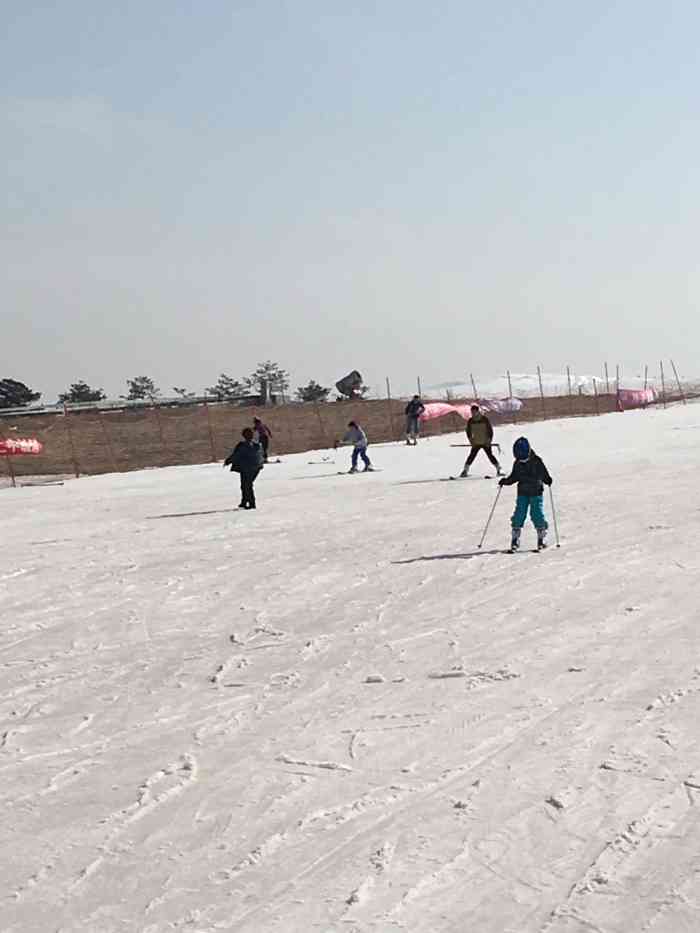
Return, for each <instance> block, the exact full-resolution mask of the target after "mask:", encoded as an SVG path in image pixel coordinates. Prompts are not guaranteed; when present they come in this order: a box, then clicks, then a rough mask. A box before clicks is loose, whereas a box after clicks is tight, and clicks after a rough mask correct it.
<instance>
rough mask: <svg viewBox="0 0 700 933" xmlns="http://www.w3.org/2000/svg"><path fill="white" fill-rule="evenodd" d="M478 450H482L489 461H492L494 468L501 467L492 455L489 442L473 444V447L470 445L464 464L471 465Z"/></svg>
mask: <svg viewBox="0 0 700 933" xmlns="http://www.w3.org/2000/svg"><path fill="white" fill-rule="evenodd" d="M480 450H483V451H484V453H485V454H486V456H487V457H488V458H489V460H490V461H491V463H493V465H494V466H495V467H496V469H498V470H500V468H501V467H500V464H499V462H498V460H496V458H495V457H494V455H493V451H492V450H491V445H490V444H475V445H474V447H472V449H471V453H470V454H469V456H468V457H467V462H466V463H465V464H464V465H465V466H471V465H472V463H474V461H475V460H476V455H477V454H478V453H479V451H480Z"/></svg>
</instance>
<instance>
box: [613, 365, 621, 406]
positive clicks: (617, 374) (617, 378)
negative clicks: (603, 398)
mask: <svg viewBox="0 0 700 933" xmlns="http://www.w3.org/2000/svg"><path fill="white" fill-rule="evenodd" d="M615 407H616V408H617V410H618V411H622V406H621V404H620V364H619V363H616V364H615Z"/></svg>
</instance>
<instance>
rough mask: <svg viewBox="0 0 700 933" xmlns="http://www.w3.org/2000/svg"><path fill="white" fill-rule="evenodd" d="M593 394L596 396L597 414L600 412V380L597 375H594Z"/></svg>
mask: <svg viewBox="0 0 700 933" xmlns="http://www.w3.org/2000/svg"><path fill="white" fill-rule="evenodd" d="M593 395H594V396H595V413H596V415H599V414H600V403H599V401H598V381H597V379H596V377H595V376H594V377H593Z"/></svg>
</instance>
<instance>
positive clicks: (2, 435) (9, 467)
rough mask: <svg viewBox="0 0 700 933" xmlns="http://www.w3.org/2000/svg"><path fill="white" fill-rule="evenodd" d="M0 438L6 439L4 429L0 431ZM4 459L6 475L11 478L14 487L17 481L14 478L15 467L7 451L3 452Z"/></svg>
mask: <svg viewBox="0 0 700 933" xmlns="http://www.w3.org/2000/svg"><path fill="white" fill-rule="evenodd" d="M0 438H2V439H3V440H7V435H6V434H5V432H4V431H0ZM5 460H6V461H7V475H8V476H9V477H10V479H11V480H12V488H13V489H14V488H15V487H16V486H17V481H16V479H15V468H14V467H13V465H12V457H10V455H9V453H6V454H5Z"/></svg>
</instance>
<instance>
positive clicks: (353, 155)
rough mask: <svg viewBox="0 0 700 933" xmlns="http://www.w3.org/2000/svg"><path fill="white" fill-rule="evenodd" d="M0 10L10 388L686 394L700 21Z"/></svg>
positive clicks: (497, 14)
mask: <svg viewBox="0 0 700 933" xmlns="http://www.w3.org/2000/svg"><path fill="white" fill-rule="evenodd" d="M0 11H1V14H0V15H1V22H0V26H1V28H0V36H1V38H0V87H1V88H2V91H1V92H0V93H1V95H2V97H1V100H2V116H1V118H0V150H1V151H2V153H3V159H2V166H3V168H2V172H3V185H2V188H3V210H2V252H3V260H4V261H3V267H4V268H3V272H2V275H1V276H0V308H1V314H2V330H1V333H2V335H3V338H4V339H3V340H2V345H1V346H0V377H2V376H11V377H14V378H18V379H23V380H25V381H27V382H29V383H30V384H31V385H32V386H33V387H35V388H37V389H39V390H42V391H43V392H44V393H45V398H46V399H47V400H53V399H54V398H55V396H56V394H57V393H58V392H59V391H61V390H62V389H63V388H65V387H66V386H67V384H68V383H69V382H71V381H73V380H75V379H78V378H83V379H86V380H87V381H88V382H90V383H93V384H97V385H100V386H103V387H104V388H105V389H106V390H107V391H108V393H109V394H119V393H120V392H122V391H123V389H124V380H125V379H126V377H127V376H132V375H137V374H142V373H144V374H148V375H151V376H153V377H154V378H155V380H156V381H157V382H158V384H159V385H160V386H161V387H162V388H163V389H164V390H169V388H170V387H171V386H173V385H185V386H188V387H189V388H191V389H194V390H197V391H199V390H201V389H202V388H203V387H204V386H205V385H208V384H210V383H211V382H212V381H215V379H216V377H217V375H218V373H219V372H221V371H226V372H229V373H231V374H232V375H234V376H237V375H241V374H245V373H247V372H249V371H250V370H251V369H252V368H253V367H254V365H255V364H256V363H257V362H258V361H259V360H261V359H266V358H272V359H275V360H278V361H279V362H281V363H282V364H283V365H285V366H286V367H287V368H288V369H290V370H291V371H292V376H293V383H294V385H298V384H300V383H302V382H306V381H308V379H310V378H315V379H318V380H319V381H322V382H324V383H325V384H330V382H331V381H334V380H335V379H337V378H339V377H340V376H341V375H343V374H344V373H345V372H347V371H348V370H349V369H352V368H359V369H360V370H361V371H362V372H363V373H364V375H365V377H366V381H368V382H369V383H370V384H371V385H373V386H378V385H380V384H382V383H383V380H384V377H385V376H390V377H391V379H392V382H393V384H394V386H395V387H396V389H403V390H405V391H407V390H409V389H411V388H412V386H413V385H414V379H415V376H416V375H420V376H421V377H422V380H423V383H424V385H427V384H430V383H432V382H441V381H445V380H448V379H452V378H461V377H463V376H464V374H465V373H468V372H470V371H473V372H474V373H475V374H476V375H477V376H479V377H483V378H487V377H489V376H492V375H495V374H497V373H499V372H501V371H503V370H504V369H505V368H506V367H510V368H511V369H512V370H520V371H527V370H533V369H534V367H535V366H536V365H537V364H538V363H540V364H541V365H542V366H543V367H544V368H545V369H547V370H550V371H556V370H559V369H561V368H563V367H564V366H566V364H567V363H569V364H571V365H572V366H574V367H575V368H576V369H578V370H579V371H581V372H597V371H599V370H600V368H601V367H602V362H603V360H604V359H606V358H607V359H608V361H609V362H610V363H611V364H613V363H615V362H618V361H619V362H620V363H621V364H622V367H623V373H624V372H630V373H632V372H633V371H638V370H639V368H640V366H643V364H644V363H645V362H647V361H648V362H649V363H652V364H654V365H656V362H657V361H658V359H659V357H660V356H664V357H671V356H672V357H675V358H676V360H677V362H678V364H679V366H680V367H681V369H682V370H683V371H684V372H685V373H687V374H688V375H699V374H700V372H699V369H700V367H697V366H696V364H695V355H696V347H697V346H698V345H699V344H700V315H698V313H697V310H696V298H697V295H698V288H699V286H700V275H699V273H698V262H697V258H696V252H697V242H698V239H699V236H698V234H699V232H700V231H699V230H698V221H697V214H698V206H699V203H700V197H699V196H700V182H699V181H698V172H699V169H698V165H699V164H700V159H699V156H700V122H699V120H698V116H699V114H698V110H699V108H698V88H700V66H699V56H698V51H697V48H698V35H699V34H700V6H699V5H698V4H697V3H693V2H690V0H688V2H686V0H676V2H674V0H671V2H665V3H660V2H649V0H635V2H632V0H620V2H596V0H589V2H586V3H582V2H578V3H572V2H562V0H557V2H553V0H540V2H537V3H535V2H518V3H514V2H513V3H506V2H500V3H498V2H496V3H491V4H486V3H472V2H468V0H462V2H451V0H449V2H442V3H437V4H434V5H433V7H432V8H430V5H428V4H426V3H424V2H420V3H419V2H416V0H400V2H399V0H385V2H381V0H379V2H375V3H369V2H362V0H359V2H355V3H353V4H341V3H335V2H332V0H323V2H321V0H296V2H294V3H292V2H276V3H275V2H265V0H261V2H258V3H238V2H223V0H202V2H200V3H196V4H195V3H183V2H173V0H168V2H165V0H150V2H138V3H137V2H131V0H127V2H121V3H118V4H107V3H104V2H99V0H89V2H88V0H64V2H62V3H60V4H59V3H57V2H51V3H49V2H46V3H37V2H33V0H24V2H22V3H9V2H7V0H5V2H0Z"/></svg>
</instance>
